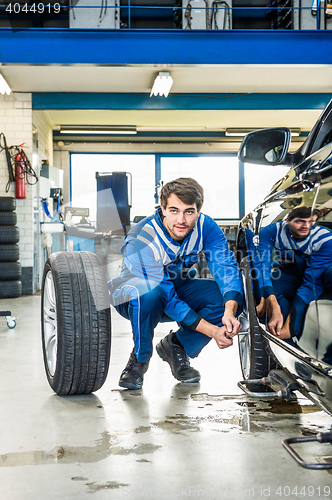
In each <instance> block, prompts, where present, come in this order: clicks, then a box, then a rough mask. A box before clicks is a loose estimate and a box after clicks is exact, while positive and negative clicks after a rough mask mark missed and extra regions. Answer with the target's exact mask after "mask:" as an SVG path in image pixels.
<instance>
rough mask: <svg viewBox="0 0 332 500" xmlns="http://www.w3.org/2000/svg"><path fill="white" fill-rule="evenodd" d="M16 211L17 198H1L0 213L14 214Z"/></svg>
mask: <svg viewBox="0 0 332 500" xmlns="http://www.w3.org/2000/svg"><path fill="white" fill-rule="evenodd" d="M15 209H16V198H13V197H12V196H0V212H13V211H14V210H15Z"/></svg>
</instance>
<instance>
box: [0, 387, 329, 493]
mask: <svg viewBox="0 0 332 500" xmlns="http://www.w3.org/2000/svg"><path fill="white" fill-rule="evenodd" d="M192 389H193V388H192ZM123 400H124V401H125V405H126V406H128V408H129V409H131V410H132V409H134V410H138V411H139V412H140V413H141V417H143V416H144V418H145V417H147V416H148V415H149V412H148V408H147V405H146V401H145V400H144V397H138V394H137V393H136V394H135V393H130V392H126V393H125V394H123ZM92 402H93V405H94V407H95V408H96V405H95V402H96V401H95V400H92ZM132 405H133V408H130V407H131V406H132ZM95 411H99V412H100V409H98V410H95ZM317 411H321V410H320V409H319V408H317V407H316V406H314V405H313V404H312V403H311V402H309V401H308V400H307V399H305V398H300V399H298V400H294V401H289V402H287V401H281V400H270V399H269V400H268V401H263V400H257V399H253V398H248V397H247V396H246V395H233V396H232V395H227V396H223V395H210V394H207V393H195V392H193V390H190V388H189V387H185V388H183V387H177V388H176V389H175V390H174V391H173V392H172V395H171V398H170V400H169V404H168V406H167V411H165V413H164V415H165V417H163V418H160V419H158V418H154V417H152V416H150V418H148V419H147V418H146V421H147V423H146V425H139V426H135V425H133V426H132V427H130V426H129V427H128V425H124V428H123V430H119V429H118V430H116V431H114V432H109V431H108V430H104V431H103V432H101V433H100V434H98V435H99V436H100V437H99V439H97V440H96V441H95V443H94V444H93V445H92V446H68V445H65V444H63V445H58V446H55V447H54V448H53V449H51V450H49V451H48V450H33V451H22V452H13V453H5V454H2V455H0V467H18V466H29V465H46V464H71V463H95V462H99V461H101V460H104V459H106V458H108V457H111V456H115V455H120V456H121V455H122V456H127V455H134V456H135V455H137V456H142V457H140V458H138V459H137V461H139V462H149V463H150V460H149V457H150V456H152V454H154V453H159V452H161V451H163V449H164V446H165V445H167V436H169V435H170V434H172V435H176V434H182V435H186V434H187V435H190V434H192V433H202V434H203V433H205V434H206V435H207V434H208V433H214V432H218V433H230V432H233V433H234V432H235V433H238V434H242V433H263V432H276V429H277V428H279V429H280V428H285V430H286V428H287V427H288V429H289V428H290V427H291V428H292V429H293V430H294V426H300V431H301V432H302V434H304V435H308V434H305V433H308V432H312V434H315V433H317V432H319V431H320V429H319V428H318V427H317V426H316V427H315V426H309V427H303V426H302V427H301V414H308V413H315V412H317ZM134 413H135V412H134ZM272 414H273V418H272V417H271V415H272ZM90 417H91V418H92V420H94V418H93V415H90ZM102 422H104V423H102ZM134 422H135V423H136V424H137V420H135V419H134V418H133V423H134ZM127 424H128V422H127ZM103 425H105V421H103V419H102V421H99V426H100V427H102V426H103ZM98 435H97V436H98ZM144 455H146V457H144ZM113 487H116V486H114V485H113V483H109V484H108V483H107V484H105V485H104V486H103V487H102V489H112V488H113ZM94 488H95V486H94V485H93V484H91V489H92V490H93V489H94ZM98 488H99V486H98Z"/></svg>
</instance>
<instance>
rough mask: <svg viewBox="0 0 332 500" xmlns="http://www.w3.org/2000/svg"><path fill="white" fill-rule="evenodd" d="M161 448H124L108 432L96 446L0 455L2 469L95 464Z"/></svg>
mask: <svg viewBox="0 0 332 500" xmlns="http://www.w3.org/2000/svg"><path fill="white" fill-rule="evenodd" d="M139 429H142V428H138V429H136V430H134V433H135V434H137V433H139V432H140V431H139ZM144 429H145V428H144ZM147 429H148V430H149V429H150V428H147ZM135 431H137V432H135ZM132 432H133V431H132V429H131V430H129V431H128V430H127V431H126V432H124V434H126V435H127V434H131V433H132ZM145 432H147V430H145ZM159 448H161V446H159V445H154V444H151V443H138V444H135V445H134V446H132V447H128V448H127V447H123V446H121V445H120V443H119V435H116V436H113V435H111V434H109V433H108V432H104V433H103V434H102V437H101V439H99V440H98V441H96V444H95V446H56V447H54V448H53V449H52V450H50V451H43V450H34V451H22V452H15V453H6V454H2V455H0V467H20V466H24V465H47V464H57V463H58V464H60V463H62V464H72V463H94V462H99V461H100V460H104V459H105V458H107V457H109V456H110V455H131V454H134V455H144V454H149V453H154V452H155V451H157V450H159Z"/></svg>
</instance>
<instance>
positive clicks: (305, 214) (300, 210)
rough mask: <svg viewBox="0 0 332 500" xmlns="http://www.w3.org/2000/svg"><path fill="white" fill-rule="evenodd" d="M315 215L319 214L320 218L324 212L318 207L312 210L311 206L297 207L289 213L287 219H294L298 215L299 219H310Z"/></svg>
mask: <svg viewBox="0 0 332 500" xmlns="http://www.w3.org/2000/svg"><path fill="white" fill-rule="evenodd" d="M313 215H317V219H320V218H321V217H322V215H323V214H322V212H321V210H318V209H317V208H315V209H314V210H312V208H311V207H296V208H294V209H293V210H291V211H290V212H289V214H288V215H287V220H289V221H292V220H293V219H296V218H297V217H298V218H299V219H309V218H310V217H312V216H313Z"/></svg>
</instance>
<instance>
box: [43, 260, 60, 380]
mask: <svg viewBox="0 0 332 500" xmlns="http://www.w3.org/2000/svg"><path fill="white" fill-rule="evenodd" d="M43 299H44V310H43V314H44V317H43V321H44V349H45V355H46V363H47V368H48V371H49V373H50V375H51V376H52V377H53V376H54V374H55V370H56V364H57V348H58V327H57V311H56V298H55V288H54V281H53V275H52V271H51V270H49V271H48V273H47V274H46V277H45V286H44V297H43Z"/></svg>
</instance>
